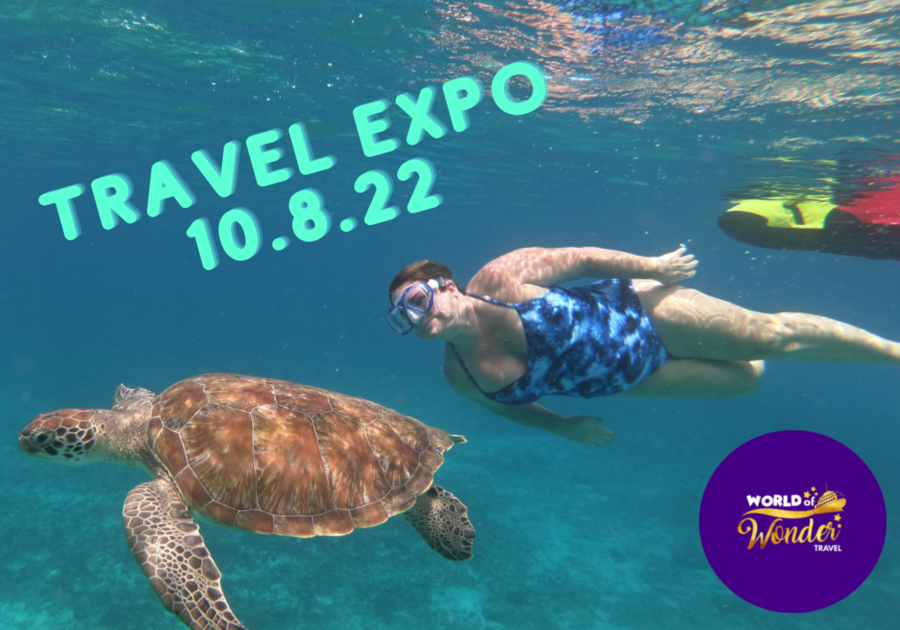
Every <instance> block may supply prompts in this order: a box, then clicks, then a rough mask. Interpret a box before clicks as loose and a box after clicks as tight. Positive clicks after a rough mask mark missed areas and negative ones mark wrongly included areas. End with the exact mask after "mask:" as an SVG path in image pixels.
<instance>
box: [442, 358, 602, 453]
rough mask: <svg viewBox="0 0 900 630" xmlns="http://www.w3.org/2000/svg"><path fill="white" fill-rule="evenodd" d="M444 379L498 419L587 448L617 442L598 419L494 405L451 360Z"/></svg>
mask: <svg viewBox="0 0 900 630" xmlns="http://www.w3.org/2000/svg"><path fill="white" fill-rule="evenodd" d="M444 375H445V376H446V377H447V381H448V382H449V383H450V385H451V386H452V387H453V389H455V390H456V391H457V392H459V393H460V394H463V395H464V396H466V397H467V398H471V399H472V400H474V401H475V402H477V403H478V404H480V405H482V406H483V407H485V408H486V409H488V410H490V411H492V412H493V413H495V414H497V415H498V416H503V417H504V418H507V419H509V420H512V421H513V422H517V423H518V424H522V425H525V426H526V427H532V428H534V429H540V430H542V431H548V432H549V433H554V434H556V435H559V436H561V437H564V438H568V439H570V440H574V441H576V442H580V443H582V444H586V445H587V446H601V445H603V444H609V443H610V442H612V441H613V440H614V439H616V432H615V431H613V430H612V429H607V428H606V427H603V426H601V425H600V423H601V422H603V420H602V419H601V418H598V417H595V416H571V417H568V418H567V417H565V416H561V415H560V414H558V413H556V412H555V411H551V410H550V409H547V408H546V407H542V406H541V405H539V404H537V403H531V404H529V405H504V404H503V403H498V402H496V401H493V400H491V399H490V398H487V397H486V396H485V395H484V394H482V393H481V392H480V391H479V390H478V388H477V387H475V385H474V384H473V383H472V381H470V380H469V378H468V377H467V376H466V375H465V372H463V371H462V368H460V367H459V364H458V363H456V362H455V361H454V362H453V363H450V362H449V360H448V361H445V363H444Z"/></svg>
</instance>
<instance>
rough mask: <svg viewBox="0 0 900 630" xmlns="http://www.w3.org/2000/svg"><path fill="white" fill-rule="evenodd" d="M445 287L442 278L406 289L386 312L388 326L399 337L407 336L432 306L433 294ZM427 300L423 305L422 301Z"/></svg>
mask: <svg viewBox="0 0 900 630" xmlns="http://www.w3.org/2000/svg"><path fill="white" fill-rule="evenodd" d="M445 286H447V281H446V280H444V279H443V278H438V279H437V280H429V281H428V282H421V281H420V282H416V283H415V284H411V285H409V286H408V287H406V290H405V291H403V293H402V294H401V295H400V298H399V299H398V300H397V303H396V304H394V305H393V306H392V307H391V308H390V310H388V324H389V325H390V327H391V328H393V329H394V330H395V331H397V332H398V333H400V334H401V335H408V334H409V333H411V332H412V331H413V328H415V326H416V323H417V322H418V321H419V320H420V319H422V318H423V317H425V315H427V314H428V312H429V311H430V310H431V307H432V306H434V292H435V291H436V290H440V289H443V288H444V287H445ZM425 299H427V300H428V302H427V304H425V303H424V302H423V300H425Z"/></svg>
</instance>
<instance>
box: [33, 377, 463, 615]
mask: <svg viewBox="0 0 900 630" xmlns="http://www.w3.org/2000/svg"><path fill="white" fill-rule="evenodd" d="M464 441H465V439H464V438H463V437H461V436H457V435H448V434H447V433H446V432H444V431H442V430H440V429H435V428H433V427H429V426H426V425H424V424H422V423H421V422H419V421H418V420H416V419H414V418H410V417H408V416H404V415H401V414H399V413H397V412H396V411H392V410H391V409H387V408H386V407H382V406H380V405H377V404H375V403H373V402H369V401H367V400H362V399H360V398H352V397H350V396H344V395H341V394H336V393H333V392H329V391H326V390H323V389H318V388H315V387H307V386H304V385H297V384H294V383H288V382H285V381H277V380H272V379H265V378H255V377H251V376H239V375H235V374H205V375H203V376H196V377H193V378H189V379H186V380H183V381H180V382H178V383H176V384H175V385H172V386H171V387H169V388H168V389H167V390H166V391H164V392H163V393H162V394H160V395H158V396H157V395H155V394H154V393H153V392H150V391H148V390H146V389H141V388H135V389H132V388H128V387H125V386H124V385H120V386H119V388H118V390H117V391H116V396H115V400H114V401H113V406H112V410H106V409H63V410H60V411H54V412H52V413H45V414H42V415H39V416H36V417H35V418H34V419H33V420H32V421H31V422H30V423H29V424H28V426H27V427H25V429H24V430H23V431H22V433H21V434H20V435H19V447H20V448H21V450H22V451H24V452H25V453H27V454H29V455H34V456H36V457H38V458H39V459H45V460H48V461H54V462H59V463H64V464H85V463H89V462H91V461H109V462H116V463H120V464H128V465H139V466H143V467H144V468H145V469H146V470H147V471H148V472H149V473H150V475H152V476H153V477H155V479H154V480H153V481H148V482H146V483H142V484H140V485H139V486H137V487H136V488H134V489H133V490H132V491H131V492H129V493H128V497H127V498H126V499H125V506H124V508H123V510H122V516H123V520H124V522H125V533H126V534H127V536H128V544H129V545H131V549H132V551H133V552H134V555H135V557H136V558H137V561H138V562H139V563H140V565H141V567H142V568H143V570H144V573H145V574H146V575H147V577H148V578H149V579H150V583H151V584H152V585H153V589H154V590H155V591H156V594H157V595H158V596H159V598H160V599H161V600H162V602H163V605H164V606H165V607H166V609H168V610H169V611H170V612H172V613H174V614H175V615H177V616H178V617H179V618H180V619H181V620H182V621H183V622H184V623H185V624H186V625H188V626H189V627H191V628H194V629H195V630H207V629H209V630H211V629H214V628H215V629H217V630H239V629H243V628H244V626H243V625H241V623H240V622H239V621H238V619H237V617H236V616H235V615H234V613H233V612H232V611H231V608H230V606H229V605H228V602H227V601H226V600H225V596H224V594H223V593H222V587H221V584H220V577H221V574H220V573H219V569H218V568H217V567H216V563H215V562H214V561H213V559H212V557H211V556H210V553H209V551H208V550H207V548H206V545H205V544H204V542H203V537H202V536H201V535H200V527H199V526H198V525H197V524H196V523H195V522H194V520H193V518H192V517H191V514H190V513H189V511H190V512H192V513H193V514H194V515H195V516H197V517H200V518H203V520H206V521H211V522H214V523H217V524H220V525H226V526H229V527H235V528H238V529H243V530H247V531H252V532H259V533H266V534H282V535H285V536H298V537H301V538H305V537H311V536H323V535H324V536H341V535H344V534H349V533H350V532H351V531H353V530H354V529H355V528H357V527H371V526H373V525H378V524H380V523H383V522H384V521H386V520H387V519H388V518H389V517H391V516H393V515H394V514H400V513H402V514H403V517H404V518H405V519H406V521H407V522H409V523H410V524H411V525H412V526H413V527H414V528H415V529H416V531H418V532H419V534H421V535H422V537H423V538H424V539H425V541H426V542H427V543H428V544H429V545H430V546H431V547H433V548H434V549H435V550H437V551H438V553H440V554H441V555H442V556H444V557H445V558H447V559H449V560H455V561H459V560H468V559H469V558H471V557H472V541H473V540H474V538H475V530H474V529H473V528H472V525H471V523H470V522H469V519H468V518H467V516H466V507H465V506H464V505H463V504H462V503H460V501H459V500H458V499H457V498H456V497H454V496H453V495H452V494H450V493H449V492H447V491H446V490H444V489H443V488H441V487H439V486H436V485H433V484H432V474H433V473H434V472H435V471H436V470H437V469H438V468H439V467H440V465H441V464H442V463H443V461H444V457H443V453H444V451H446V450H447V449H449V448H451V447H452V446H453V445H454V444H458V443H460V442H464Z"/></svg>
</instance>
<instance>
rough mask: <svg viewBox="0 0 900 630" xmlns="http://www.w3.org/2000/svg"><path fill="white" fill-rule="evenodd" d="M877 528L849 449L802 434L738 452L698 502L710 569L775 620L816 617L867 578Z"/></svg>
mask: <svg viewBox="0 0 900 630" xmlns="http://www.w3.org/2000/svg"><path fill="white" fill-rule="evenodd" d="M886 528H887V516H886V511H885V504H884V498H883V496H882V494H881V489H880V487H879V486H878V482H877V480H876V479H875V476H874V475H873V474H872V472H871V471H870V470H869V467H868V466H867V465H866V464H865V462H863V460H862V459H860V457H859V456H857V455H856V453H854V452H853V451H852V450H850V449H849V448H847V447H846V446H844V445H843V444H841V443H840V442H837V441H836V440H833V439H831V438H829V437H827V436H824V435H820V434H818V433H812V432H809V431H778V432H775V433H769V434H766V435H762V436H760V437H758V438H755V439H753V440H750V441H749V442H747V443H745V444H743V445H741V446H739V447H738V448H737V449H735V450H734V451H732V452H731V454H729V455H728V456H727V457H726V458H725V459H724V460H723V461H722V463H721V464H719V466H718V468H716V470H715V472H714V473H713V475H712V477H711V478H710V480H709V483H708V484H707V486H706V490H705V491H704V493H703V499H702V501H701V504H700V539H701V542H702V544H703V550H704V552H705V553H706V557H707V559H708V560H709V563H710V566H711V568H712V570H713V571H714V572H715V573H716V575H717V576H718V577H719V579H721V580H722V582H723V583H724V584H725V586H727V587H728V588H729V589H730V590H731V591H732V592H734V593H735V594H736V595H738V596H739V597H741V598H743V599H744V600H746V601H748V602H750V603H751V604H754V605H756V606H759V607H761V608H765V609H767V610H772V611H776V612H785V613H800V612H810V611H813V610H819V609H822V608H825V607H827V606H831V605H832V604H835V603H837V602H839V601H840V600H842V599H844V598H845V597H847V596H848V595H850V594H851V593H853V591H855V590H856V589H857V588H859V587H860V586H861V585H862V584H863V582H865V580H866V579H867V578H868V577H869V575H870V573H871V572H872V569H873V568H874V567H875V564H876V563H877V562H878V558H879V556H880V555H881V550H882V548H883V547H884V540H885V534H886Z"/></svg>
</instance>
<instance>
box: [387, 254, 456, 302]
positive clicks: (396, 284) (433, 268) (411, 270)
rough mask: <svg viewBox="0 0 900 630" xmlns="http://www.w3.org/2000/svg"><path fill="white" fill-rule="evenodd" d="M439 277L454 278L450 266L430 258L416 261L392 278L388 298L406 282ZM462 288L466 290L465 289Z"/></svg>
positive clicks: (424, 280)
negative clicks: (432, 260)
mask: <svg viewBox="0 0 900 630" xmlns="http://www.w3.org/2000/svg"><path fill="white" fill-rule="evenodd" d="M438 278H443V279H444V280H452V279H453V272H452V271H450V268H449V267H446V266H444V265H442V264H440V263H436V262H431V261H430V260H420V261H419V262H414V263H413V264H411V265H408V266H406V267H404V268H403V269H401V270H400V273H398V274H397V275H396V276H394V279H393V280H391V286H390V288H388V299H391V296H392V295H394V291H396V290H397V289H398V288H400V287H402V286H403V285H404V284H408V283H410V282H428V281H429V280H437V279H438ZM460 290H461V291H463V292H465V291H464V290H463V289H460Z"/></svg>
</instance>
